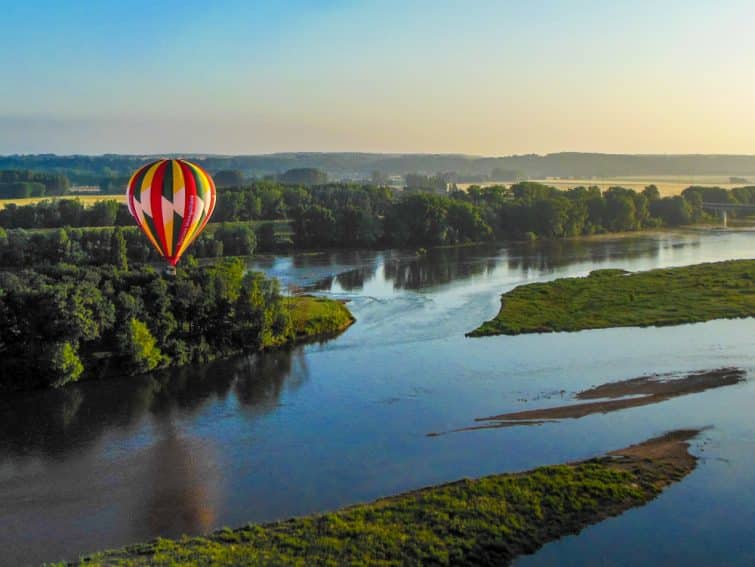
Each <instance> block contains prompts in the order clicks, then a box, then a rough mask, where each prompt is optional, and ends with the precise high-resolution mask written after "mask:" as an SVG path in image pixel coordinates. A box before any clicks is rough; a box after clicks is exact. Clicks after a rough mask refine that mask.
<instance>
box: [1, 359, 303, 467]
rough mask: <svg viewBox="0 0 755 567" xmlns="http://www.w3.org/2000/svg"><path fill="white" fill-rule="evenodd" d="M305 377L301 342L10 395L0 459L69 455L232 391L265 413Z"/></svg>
mask: <svg viewBox="0 0 755 567" xmlns="http://www.w3.org/2000/svg"><path fill="white" fill-rule="evenodd" d="M289 378H290V380H289V381H288V382H287V383H286V381H287V379H289ZM306 379H307V367H306V363H305V360H304V357H303V353H302V349H301V348H296V349H291V350H287V349H282V350H277V351H274V352H269V353H265V354H264V355H262V354H260V355H251V356H244V357H237V358H233V359H229V360H224V361H218V362H215V363H212V364H208V365H204V366H201V365H200V366H187V367H183V368H178V369H172V370H169V371H164V372H157V373H153V374H147V375H142V376H132V377H128V378H123V379H111V380H108V381H107V382H102V383H82V384H75V385H72V386H70V387H67V388H63V389H60V390H47V391H34V392H23V393H19V394H16V395H10V396H7V397H4V398H3V399H1V400H0V463H1V462H2V460H1V459H2V458H3V457H5V456H11V455H34V454H39V455H44V456H46V457H51V458H65V457H66V455H67V454H69V453H70V452H71V451H73V450H80V449H81V448H82V447H85V446H88V445H91V444H93V443H94V442H95V441H96V440H97V439H98V438H99V437H101V436H102V435H103V433H105V432H106V431H107V430H109V429H128V428H130V427H133V426H134V425H135V424H137V423H138V422H140V421H142V420H143V419H144V418H145V417H146V416H150V417H152V418H154V419H155V422H156V423H158V424H161V423H163V422H164V420H166V419H168V418H173V417H174V416H177V415H178V416H180V417H181V418H182V419H191V417H192V416H193V415H195V414H197V413H198V412H200V411H201V410H202V408H203V407H205V406H206V405H207V404H211V403H214V402H217V401H219V400H224V399H226V398H227V397H228V395H229V393H233V395H234V396H235V398H236V399H237V400H238V402H239V404H240V405H241V406H246V410H247V411H248V412H249V413H252V414H258V415H264V414H266V413H269V412H271V411H273V410H274V409H275V408H276V407H277V406H278V404H279V398H280V395H281V392H282V391H283V388H284V383H286V387H288V388H290V389H293V390H295V389H297V388H299V387H300V386H301V385H302V384H303V383H304V381H306ZM40 416H44V418H40ZM160 427H162V426H160ZM160 427H159V428H158V429H160ZM164 437H165V438H166V439H170V436H169V435H166V436H164Z"/></svg>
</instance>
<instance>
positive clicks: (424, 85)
mask: <svg viewBox="0 0 755 567" xmlns="http://www.w3.org/2000/svg"><path fill="white" fill-rule="evenodd" d="M154 4H156V5H154ZM2 11H3V23H4V26H3V27H4V30H5V31H4V33H3V34H2V35H1V36H0V52H2V53H3V54H4V56H3V57H2V58H0V72H1V73H2V75H3V76H4V77H6V80H4V81H1V82H0V153H41V152H57V153H91V154H100V153H106V152H114V153H115V152H117V153H138V154H143V153H160V152H207V153H228V154H252V153H267V152H280V151H363V152H428V153H446V152H447V153H467V154H479V155H506V154H521V153H530V152H533V153H548V152H558V151H596V152H616V153H619V152H623V153H737V154H753V153H755V113H753V112H752V105H753V101H754V100H755V79H754V78H753V75H752V73H750V72H749V70H750V69H751V67H752V60H753V55H755V36H753V35H752V33H750V26H751V22H752V20H753V16H754V15H755V9H753V5H752V4H751V3H749V2H745V1H729V2H717V3H713V2H698V1H669V2H662V3H658V2H613V3H605V2H592V1H584V2H577V1H572V2H566V1H561V2H558V1H548V2H469V3H467V2H451V1H441V2H439V1H434V2H387V1H385V2H354V3H352V2H340V1H332V2H318V3H314V2H303V1H302V2H234V1H228V2H211V3H208V2H191V1H189V2H159V3H152V2H141V3H137V2H132V3H129V6H125V5H120V4H115V3H90V2H70V3H65V4H64V3H59V2H53V1H48V2H43V1H33V2H25V3H15V2H13V3H11V2H7V1H6V0H3V1H2ZM7 54H10V56H6V55H7ZM743 70H745V71H743ZM8 78H11V79H10V80H8Z"/></svg>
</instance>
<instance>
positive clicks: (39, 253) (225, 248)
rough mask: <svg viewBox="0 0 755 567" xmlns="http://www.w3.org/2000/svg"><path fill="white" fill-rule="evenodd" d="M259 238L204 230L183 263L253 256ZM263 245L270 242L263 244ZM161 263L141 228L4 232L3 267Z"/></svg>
mask: <svg viewBox="0 0 755 567" xmlns="http://www.w3.org/2000/svg"><path fill="white" fill-rule="evenodd" d="M268 229H270V230H273V227H272V226H270V227H267V226H265V225H262V226H261V227H260V229H259V230H260V234H261V237H262V238H267V239H268V241H267V243H266V246H267V250H270V249H272V248H273V246H274V244H273V241H272V239H274V235H271V234H269V232H270V230H268ZM257 243H258V240H257V233H256V231H255V228H254V227H253V226H251V225H250V224H249V223H221V224H218V225H215V226H212V227H209V228H208V229H207V230H205V231H204V232H203V233H202V234H201V235H200V236H199V238H198V239H197V240H196V241H195V242H194V243H193V244H192V246H191V248H190V249H189V253H188V254H187V255H186V256H185V258H184V263H185V262H190V261H191V260H190V258H220V257H223V256H250V255H252V254H253V253H254V251H255V249H256V248H257ZM263 243H265V241H264V240H263ZM161 260H162V259H161V257H160V256H159V255H158V254H157V252H156V251H155V249H154V248H153V247H152V245H151V244H150V243H149V241H148V240H147V238H146V237H145V236H144V235H143V234H142V233H141V231H140V230H139V229H138V228H136V227H115V228H112V227H110V228H58V229H51V230H45V231H27V230H25V229H22V228H18V229H10V230H7V231H6V230H5V229H2V228H0V267H6V268H23V267H28V266H33V265H36V264H40V263H53V264H54V263H57V262H67V263H71V264H77V265H83V264H89V265H100V264H115V265H118V266H120V267H122V268H124V269H125V268H126V267H127V266H128V264H129V262H139V263H142V262H159V261H161Z"/></svg>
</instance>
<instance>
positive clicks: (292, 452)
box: [0, 231, 755, 565]
mask: <svg viewBox="0 0 755 567" xmlns="http://www.w3.org/2000/svg"><path fill="white" fill-rule="evenodd" d="M754 244H755V234H752V233H744V232H742V233H740V232H734V231H724V232H713V233H686V234H678V235H643V236H638V237H632V238H621V239H616V238H613V239H612V238H605V239H596V240H572V241H556V242H547V243H530V244H510V245H507V246H498V247H464V248H448V249H438V250H431V251H430V252H429V253H428V254H427V255H426V256H421V257H419V256H416V255H414V254H412V253H406V252H396V251H385V252H373V251H366V252H365V251H344V252H334V253H327V254H307V255H297V256H291V257H277V258H261V259H259V260H257V261H255V262H254V263H253V264H252V265H251V266H250V267H251V268H253V269H264V270H265V271H267V272H268V273H270V274H272V275H275V276H276V277H279V278H280V279H281V281H282V282H283V284H284V287H286V288H288V289H290V290H293V291H298V290H310V291H314V292H316V293H325V294H329V295H332V296H336V297H342V298H346V299H348V300H349V301H350V304H349V305H350V308H351V309H352V311H353V312H354V314H355V315H356V317H357V323H356V325H354V326H353V327H352V328H351V329H349V330H348V331H347V332H346V333H344V334H343V335H342V336H340V337H339V338H337V339H335V340H332V341H329V342H327V343H323V344H315V345H309V346H307V347H299V348H296V349H293V350H291V351H280V352H273V353H268V354H264V355H256V356H249V357H238V358H235V359H232V360H228V361H221V362H217V363H214V364H211V365H207V366H204V367H198V368H184V369H176V370H171V371H165V372H160V373H154V374H151V375H146V376H139V377H131V378H124V379H115V380H109V381H104V382H100V383H83V384H78V385H74V386H72V387H69V388H65V389H63V390H56V391H42V392H27V393H21V394H18V395H13V396H7V397H6V398H4V399H2V400H0V502H2V507H0V563H2V562H5V563H7V564H9V565H18V564H24V563H34V562H38V561H41V560H54V559H60V558H62V557H69V558H70V557H75V556H77V555H78V554H79V553H81V552H85V551H93V550H97V549H101V548H104V547H112V546H120V545H124V544H127V543H131V542H134V541H141V540H145V539H150V538H153V537H155V536H157V535H162V536H176V535H179V534H181V533H202V532H206V531H208V530H212V529H215V528H217V527H220V526H225V525H230V526H233V525H240V524H243V523H245V522H247V521H266V520H272V519H277V518H282V517H287V516H290V515H298V514H305V513H309V512H313V511H322V510H328V509H334V508H337V507H339V506H342V505H346V504H350V503H354V502H359V501H366V500H370V499H373V498H376V497H379V496H384V495H388V494H392V493H396V492H399V491H404V490H409V489H413V488H417V487H420V486H425V485H428V484H434V483H439V482H444V481H448V480H453V479H456V478H459V477H461V476H480V475H483V474H490V473H494V472H504V471H514V470H524V469H527V468H531V467H534V466H538V465H542V464H546V463H553V462H563V461H567V460H575V459H580V458H584V457H588V456H592V455H595V454H597V453H600V452H603V451H606V450H609V449H614V448H618V447H622V446H625V445H627V444H630V443H633V442H636V441H640V440H643V439H645V438H648V437H650V436H653V435H656V434H658V433H661V432H663V431H666V430H669V429H673V428H677V427H701V426H707V425H711V426H713V429H711V430H709V431H707V432H706V433H705V434H704V435H703V436H702V438H701V440H700V441H699V442H697V443H696V445H695V448H694V451H695V452H696V453H697V454H699V455H701V456H702V457H703V459H702V460H701V463H700V467H699V468H698V470H697V471H695V472H694V473H693V474H692V475H691V476H690V477H689V478H688V479H687V480H685V481H684V482H683V483H681V484H679V485H676V486H674V487H672V488H671V489H669V491H668V492H667V493H665V494H664V495H663V496H662V497H661V498H659V499H658V500H656V501H654V502H652V503H651V504H649V505H648V506H645V507H643V508H640V509H636V510H631V511H629V512H627V513H626V514H624V515H622V516H620V517H618V518H614V519H610V520H608V521H606V522H603V523H601V524H599V525H597V526H593V527H591V528H588V529H587V530H585V531H584V532H583V533H582V534H581V535H580V536H578V537H571V538H565V539H564V540H561V541H559V542H555V543H553V544H550V545H548V546H546V547H545V548H544V549H543V550H542V551H541V552H539V553H538V554H536V555H535V556H532V557H528V558H524V559H523V560H521V563H522V564H528V563H536V564H552V563H561V564H574V565H578V564H583V563H585V562H591V563H594V562H598V563H599V562H604V563H605V562H608V563H619V564H622V563H624V564H636V563H650V564H668V563H685V564H711V563H728V564H742V565H745V564H752V563H753V561H752V559H753V554H755V543H753V542H755V533H754V531H753V530H754V528H753V526H755V505H754V504H755V481H754V480H753V475H752V473H751V471H752V470H753V465H755V458H754V457H753V454H754V451H753V449H754V448H755V432H754V431H753V430H754V428H755V424H754V423H753V422H754V421H755V420H754V419H753V417H752V416H753V413H752V409H751V408H752V400H753V394H754V393H755V388H753V385H752V384H753V382H752V381H751V380H748V381H747V382H745V383H743V384H739V385H736V386H728V387H725V388H720V389H716V390H711V391H707V392H705V393H702V394H694V395H689V396H684V397H682V398H677V399H674V400H669V401H667V402H664V403H661V404H658V405H656V406H652V407H650V406H648V407H641V408H633V409H627V410H624V411H620V412H615V413H612V414H606V415H593V416H588V417H585V418H583V419H580V420H567V421H564V422H560V423H546V424H542V425H537V426H532V427H518V428H506V429H496V430H489V431H473V432H465V433H459V434H454V435H449V436H443V437H437V438H431V437H427V436H426V434H427V433H429V432H432V431H446V430H452V429H456V428H459V427H464V426H466V425H468V424H469V423H470V422H471V421H473V420H474V418H475V417H479V416H482V415H495V414H500V413H504V412H513V411H521V410H525V409H530V408H533V407H544V406H548V405H553V406H556V405H559V404H561V403H563V401H562V399H561V398H562V397H563V395H567V396H568V395H570V394H572V393H574V392H577V391H580V390H584V389H587V388H590V387H592V386H595V385H597V384H602V383H605V382H609V381H614V380H622V379H629V378H633V377H636V376H642V375H647V374H652V373H662V372H673V373H680V372H687V371H694V370H704V369H711V368H719V367H723V366H736V367H740V368H743V369H745V370H747V371H748V372H749V373H750V376H752V370H753V369H754V368H755V354H754V353H753V348H752V347H753V330H754V329H755V325H754V324H753V320H752V319H743V320H735V321H713V322H709V323H704V324H698V325H688V326H683V327H666V328H658V329H655V328H649V329H637V328H631V329H609V330H599V331H584V332H580V333H571V334H562V333H560V334H550V335H522V336H518V337H489V338H481V339H466V338H464V336H463V335H464V332H466V331H469V330H471V329H472V328H474V327H476V326H477V325H478V324H479V323H480V322H481V321H483V320H485V319H488V318H490V317H492V316H493V315H494V314H495V313H496V311H497V308H498V303H499V295H500V293H501V292H503V291H506V290H507V289H510V288H512V287H514V286H516V285H519V284H521V283H526V282H532V281H543V280H548V279H553V278H556V277H563V276H580V275H585V274H587V273H589V272H590V271H591V270H593V269H596V268H607V267H619V268H627V269H631V270H639V269H650V268H654V267H660V266H672V265H684V264H690V263H697V262H703V261H714V260H720V259H727V258H743V257H752V256H753V245H754ZM561 392H563V393H564V394H558V395H557V393H561Z"/></svg>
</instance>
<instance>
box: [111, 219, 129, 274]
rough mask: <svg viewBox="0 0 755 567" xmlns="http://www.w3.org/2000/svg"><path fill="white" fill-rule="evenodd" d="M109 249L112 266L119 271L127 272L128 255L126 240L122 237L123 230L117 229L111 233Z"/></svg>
mask: <svg viewBox="0 0 755 567" xmlns="http://www.w3.org/2000/svg"><path fill="white" fill-rule="evenodd" d="M110 248H111V250H112V255H113V264H115V266H116V267H117V268H118V269H119V270H128V254H127V248H126V239H125V238H124V237H123V229H122V228H120V227H118V228H116V229H115V230H114V231H113V235H112V236H111V238H110Z"/></svg>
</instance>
